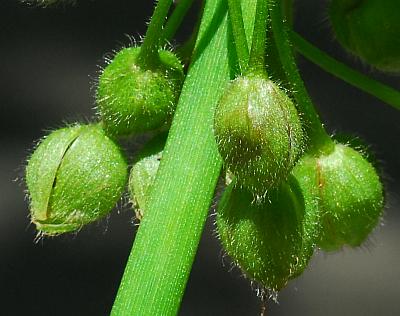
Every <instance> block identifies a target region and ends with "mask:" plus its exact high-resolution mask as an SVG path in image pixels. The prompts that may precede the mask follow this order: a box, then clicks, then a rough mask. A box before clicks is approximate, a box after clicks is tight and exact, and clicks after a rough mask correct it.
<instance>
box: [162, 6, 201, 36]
mask: <svg viewBox="0 0 400 316" xmlns="http://www.w3.org/2000/svg"><path fill="white" fill-rule="evenodd" d="M192 4H193V0H180V1H179V3H178V4H177V6H176V8H175V9H174V11H173V12H172V14H171V16H170V17H169V19H168V21H167V24H165V28H164V30H163V33H162V41H171V40H172V38H173V37H174V35H175V33H176V31H177V30H178V28H179V26H180V25H181V23H182V21H183V18H184V17H185V15H186V13H187V12H188V10H189V9H190V7H191V6H192ZM162 44H163V43H162Z"/></svg>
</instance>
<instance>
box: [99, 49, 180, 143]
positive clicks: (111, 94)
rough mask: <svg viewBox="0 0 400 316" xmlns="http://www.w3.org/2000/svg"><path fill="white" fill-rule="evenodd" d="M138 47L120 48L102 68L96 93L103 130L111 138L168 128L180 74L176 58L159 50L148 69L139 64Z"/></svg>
mask: <svg viewBox="0 0 400 316" xmlns="http://www.w3.org/2000/svg"><path fill="white" fill-rule="evenodd" d="M139 53H140V47H129V48H125V49H122V50H121V51H120V52H119V53H117V55H116V56H115V57H114V59H113V60H112V61H111V63H110V64H109V65H108V66H107V67H106V68H105V69H104V71H103V73H102V74H101V76H100V78H99V84H98V90H97V103H98V110H99V112H100V115H101V118H102V120H103V124H104V128H105V130H106V131H107V133H109V134H110V135H113V136H129V135H131V134H134V133H140V132H146V131H150V130H155V129H159V128H162V127H166V126H168V124H169V122H170V120H171V118H172V115H173V113H174V110H175V107H176V103H177V100H178V97H179V94H180V90H181V86H182V82H183V78H184V74H183V68H182V65H181V63H180V62H179V60H178V58H177V57H176V56H175V55H174V54H173V53H171V52H169V51H167V50H160V51H159V61H157V62H155V65H154V66H153V67H151V68H149V67H144V66H142V64H141V63H140V62H139Z"/></svg>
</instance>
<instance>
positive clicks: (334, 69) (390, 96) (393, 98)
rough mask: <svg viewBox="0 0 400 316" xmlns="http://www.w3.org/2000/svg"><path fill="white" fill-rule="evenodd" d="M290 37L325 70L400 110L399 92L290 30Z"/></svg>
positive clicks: (306, 55)
mask: <svg viewBox="0 0 400 316" xmlns="http://www.w3.org/2000/svg"><path fill="white" fill-rule="evenodd" d="M290 35H291V38H292V41H293V44H294V45H295V48H296V50H297V51H298V52H299V53H300V54H301V55H303V56H304V57H305V58H307V59H308V60H310V61H312V62H313V63H314V64H316V65H318V66H319V67H321V68H322V69H324V70H325V71H326V72H328V73H330V74H332V75H334V76H336V77H337V78H339V79H342V80H343V81H345V82H347V83H348V84H351V85H352V86H355V87H357V88H359V89H360V90H362V91H364V92H366V93H369V94H371V95H373V96H374V97H376V98H378V99H380V100H382V101H383V102H385V103H387V104H389V105H391V106H392V107H394V108H395V109H397V110H400V92H399V91H397V90H395V89H393V88H391V87H388V86H387V85H385V84H383V83H381V82H378V81H376V80H374V79H372V78H370V77H368V76H365V75H363V74H361V73H360V72H358V71H356V70H354V69H352V68H350V67H348V66H346V65H345V64H343V63H341V62H339V61H337V60H335V59H334V58H332V57H331V56H329V55H328V54H326V53H325V52H323V51H321V50H320V49H318V48H317V47H315V46H314V45H312V44H311V43H309V42H308V41H306V40H305V39H304V38H303V37H301V36H300V35H299V34H297V33H296V32H293V31H292V32H291V34H290Z"/></svg>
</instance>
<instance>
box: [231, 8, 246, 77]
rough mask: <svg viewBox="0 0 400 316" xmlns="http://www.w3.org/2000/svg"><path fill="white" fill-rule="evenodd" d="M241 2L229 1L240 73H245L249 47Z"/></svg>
mask: <svg viewBox="0 0 400 316" xmlns="http://www.w3.org/2000/svg"><path fill="white" fill-rule="evenodd" d="M240 2H241V1H240V0H228V8H229V18H230V21H231V25H232V33H233V38H234V40H235V47H236V54H237V57H238V62H239V69H240V73H244V72H245V70H246V69H247V66H248V63H249V46H248V43H247V38H246V31H245V29H244V23H243V15H242V6H241V4H240Z"/></svg>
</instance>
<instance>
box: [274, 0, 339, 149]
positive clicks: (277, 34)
mask: <svg viewBox="0 0 400 316" xmlns="http://www.w3.org/2000/svg"><path fill="white" fill-rule="evenodd" d="M269 3H270V5H269V7H270V8H271V20H272V21H271V24H272V32H273V35H274V39H275V44H276V47H277V50H278V54H279V57H280V60H281V63H282V67H283V69H284V71H285V73H286V76H287V79H288V81H289V83H290V84H291V88H292V93H293V96H294V98H295V100H296V103H297V106H298V109H299V111H300V112H301V113H302V116H303V120H304V122H305V129H306V131H307V135H308V138H309V150H310V151H319V150H325V148H327V147H328V148H330V147H332V141H331V138H330V137H329V135H328V134H327V132H326V131H325V129H324V127H323V125H322V123H321V121H320V119H319V116H318V113H317V112H316V110H315V108H314V104H313V102H312V100H311V98H310V96H309V94H308V92H307V89H306V87H305V85H304V82H303V80H302V79H301V76H300V73H299V70H298V68H297V65H296V59H295V56H294V52H293V49H292V46H291V42H290V39H289V33H288V30H289V28H288V26H287V22H286V21H285V19H284V17H283V14H282V12H283V9H282V1H281V0H269Z"/></svg>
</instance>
